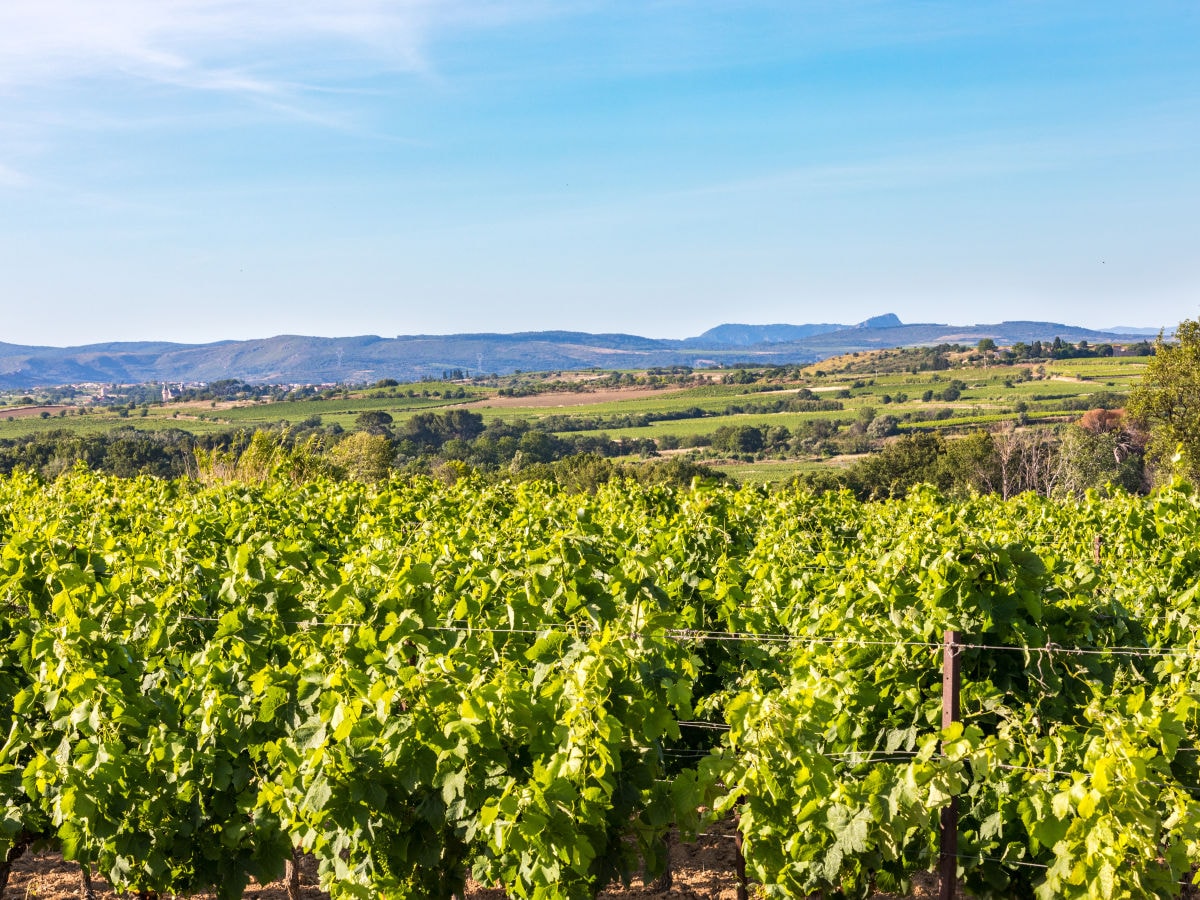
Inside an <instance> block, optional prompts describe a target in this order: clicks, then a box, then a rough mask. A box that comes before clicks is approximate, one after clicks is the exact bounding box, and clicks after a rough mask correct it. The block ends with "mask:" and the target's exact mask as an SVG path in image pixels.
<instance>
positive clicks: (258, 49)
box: [0, 0, 553, 96]
mask: <svg viewBox="0 0 1200 900" xmlns="http://www.w3.org/2000/svg"><path fill="white" fill-rule="evenodd" d="M552 10H553V5H552V4H549V3H548V2H545V0H542V2H536V0H105V2H103V3H97V2H95V0H5V2H4V3H0V89H3V88H8V89H10V90H11V89H13V88H19V87H21V86H29V85H37V84H45V83H48V82H59V81H64V80H71V79H80V78H94V77H96V76H100V75H110V74H120V75H124V76H127V77H130V78H135V79H145V80H148V81H153V82H161V83H164V84H168V85H174V86H180V87H186V88H193V89H201V90H215V91H227V92H233V93H239V94H249V95H258V96H268V95H273V94H279V93H284V92H287V91H288V90H290V89H292V88H294V87H295V82H294V77H295V74H296V72H295V70H296V68H297V67H300V68H303V66H304V64H305V63H309V64H313V63H316V64H317V66H318V67H319V66H320V65H321V61H322V57H327V58H328V59H337V58H350V59H353V60H354V61H355V62H356V63H361V62H363V61H364V59H366V60H369V61H371V62H373V63H374V64H375V65H376V66H378V67H380V68H382V69H386V70H389V71H404V72H412V73H417V74H422V73H423V74H430V73H431V70H432V67H431V64H430V62H429V59H428V56H427V48H428V42H429V40H430V39H431V36H432V35H433V34H434V33H436V32H437V31H438V30H440V29H445V28H486V27H492V26H495V25H497V24H502V23H504V22H509V21H512V20H514V19H519V18H525V17H529V16H540V15H546V14H551V11H552ZM347 51H350V52H347Z"/></svg>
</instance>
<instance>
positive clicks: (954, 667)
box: [938, 631, 962, 900]
mask: <svg viewBox="0 0 1200 900" xmlns="http://www.w3.org/2000/svg"><path fill="white" fill-rule="evenodd" d="M961 686H962V676H961V674H960V670H959V659H958V632H957V631H947V632H946V642H945V645H944V647H943V649H942V728H943V729H945V728H949V727H950V726H951V725H952V724H953V723H954V722H957V721H958V694H959V689H960V688H961ZM938 874H939V880H940V888H941V890H940V893H939V895H938V897H939V900H954V894H955V887H956V884H957V882H958V798H957V797H953V798H951V800H950V803H949V805H947V806H945V807H943V808H942V828H941V855H940V858H939V860H938Z"/></svg>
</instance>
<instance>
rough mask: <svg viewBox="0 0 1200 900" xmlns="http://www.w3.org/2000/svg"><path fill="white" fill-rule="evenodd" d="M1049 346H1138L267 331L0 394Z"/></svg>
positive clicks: (817, 332)
mask: <svg viewBox="0 0 1200 900" xmlns="http://www.w3.org/2000/svg"><path fill="white" fill-rule="evenodd" d="M985 337H987V338H992V339H993V340H995V341H996V343H997V344H1001V345H1005V344H1011V343H1013V342H1015V341H1025V342H1027V343H1030V342H1032V341H1034V340H1042V341H1052V340H1053V339H1054V338H1055V337H1061V338H1062V339H1063V340H1065V341H1071V342H1073V343H1076V342H1078V341H1080V340H1087V341H1090V342H1092V343H1103V342H1106V341H1108V342H1112V341H1118V342H1119V341H1138V340H1142V339H1143V338H1144V337H1145V335H1144V334H1140V333H1137V332H1134V333H1125V334H1118V333H1114V332H1108V331H1094V330H1091V329H1087V328H1077V327H1074V326H1070V325H1063V324H1059V323H1054V322H1001V323H999V324H995V325H943V324H916V325H905V324H903V323H901V322H900V319H899V318H898V317H896V316H895V315H893V314H890V313H889V314H887V315H884V316H875V317H873V318H870V319H867V320H866V321H865V322H861V323H859V324H858V325H853V326H848V325H833V324H809V325H782V324H780V325H738V324H726V325H719V326H717V327H716V328H712V329H709V330H708V331H706V332H704V334H702V335H699V336H698V337H695V338H688V339H686V340H664V339H658V338H647V337H641V336H639V335H634V334H588V333H586V332H577V331H531V332H520V333H516V334H491V333H476V334H451V335H419V334H418V335H400V336H397V337H394V338H384V337H379V336H378V335H360V336H357V337H341V338H322V337H306V336H303V335H278V336H276V337H270V338H262V339H258V340H250V341H219V342H216V343H212V344H173V343H168V342H162V341H142V342H130V343H120V342H117V343H112V342H109V343H103V344H91V345H88V346H83V347H66V348H60V347H32V346H21V345H18V344H5V343H0V388H7V389H19V390H24V389H27V388H33V387H37V386H46V385H57V384H79V383H84V382H92V383H100V384H107V383H113V382H116V383H123V384H129V383H136V382H153V381H171V382H198V381H205V382H207V381H216V380H218V379H222V378H239V379H243V380H245V381H252V382H262V383H272V384H320V383H332V382H344V383H359V384H361V383H367V382H372V381H377V380H379V379H381V378H396V379H398V380H406V381H415V380H419V379H421V378H440V377H441V376H442V373H443V372H446V371H448V370H453V369H461V370H463V371H465V372H470V373H472V374H482V373H492V372H495V373H497V374H507V373H511V372H513V371H516V370H523V371H547V370H549V371H558V370H570V369H587V368H603V369H640V368H647V367H652V366H675V365H685V366H706V365H719V364H729V363H738V362H747V363H758V364H763V365H769V364H786V363H809V362H815V361H817V360H820V359H824V358H826V357H829V356H834V355H836V354H839V353H847V352H851V351H854V350H873V349H878V348H881V347H902V346H922V345H924V346H928V345H935V344H942V343H962V344H974V343H977V342H978V341H979V340H980V339H981V338H985Z"/></svg>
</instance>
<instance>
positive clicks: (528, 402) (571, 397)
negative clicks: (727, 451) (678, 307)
mask: <svg viewBox="0 0 1200 900" xmlns="http://www.w3.org/2000/svg"><path fill="white" fill-rule="evenodd" d="M685 390H687V388H658V389H655V388H629V389H627V390H625V389H621V388H610V389H608V390H603V391H555V392H551V393H547V394H533V395H531V396H529V397H488V398H486V399H484V400H475V401H474V402H472V403H464V404H462V405H463V406H492V407H509V406H529V407H544V406H591V405H593V404H595V403H616V402H617V401H620V400H640V399H642V398H645V397H669V396H670V395H671V394H678V393H681V392H682V391H685Z"/></svg>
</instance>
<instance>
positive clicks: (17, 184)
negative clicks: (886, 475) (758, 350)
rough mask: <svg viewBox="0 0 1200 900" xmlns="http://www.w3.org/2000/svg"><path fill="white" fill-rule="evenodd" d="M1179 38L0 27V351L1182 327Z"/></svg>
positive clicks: (919, 7) (837, 29) (881, 7)
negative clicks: (279, 339) (464, 334)
mask: <svg viewBox="0 0 1200 900" xmlns="http://www.w3.org/2000/svg"><path fill="white" fill-rule="evenodd" d="M1197 47H1200V4H1196V3H1194V2H1191V0H1177V2H1165V0H1163V2H1159V0H1141V2H1136V3H1133V2H1128V0H1120V2H1110V0H1086V2H1050V0H1047V2H1032V0H1023V2H989V0H973V2H971V3H963V2H921V3H916V2H867V0H836V2H834V0H826V2H815V0H791V2H766V0H763V2H755V0H742V2H736V0H729V2H706V0H694V2H673V0H657V2H641V3H635V2H621V0H614V2H585V0H578V2H577V0H557V2H550V0H493V2H483V0H105V2H104V3H96V2H94V0H5V2H4V3H3V4H0V309H2V311H3V313H4V315H3V318H2V319H0V341H7V342H12V343H36V344H55V345H64V344H78V343H88V342H97V341H108V340H148V339H163V340H176V341H192V342H200V341H210V340H218V339H223V338H249V337H263V336H268V335H272V334H280V333H300V334H321V335H347V334H382V335H393V334H400V333H446V332H457V331H520V330H537V329H550V328H555V329H558V328H563V329H578V330H587V331H625V332H633V333H638V334H646V335H651V336H662V337H685V336H689V335H693V334H697V333H699V332H701V331H703V330H705V329H707V328H709V327H711V326H713V325H716V324H719V323H721V322H728V321H735V322H791V323H801V322H821V321H836V322H855V321H858V320H861V319H864V318H866V317H868V316H871V315H876V314H880V313H884V312H895V313H897V314H898V315H899V316H900V317H901V318H902V319H903V320H905V321H939V322H954V323H963V324H969V323H975V322H991V321H998V320H1000V319H1050V320H1055V321H1065V322H1070V323H1074V324H1085V325H1091V326H1095V327H1105V326H1112V325H1137V326H1152V327H1156V326H1160V325H1172V324H1174V323H1176V322H1178V321H1179V320H1180V319H1182V318H1185V317H1194V316H1196V315H1197V314H1198V313H1200V164H1198V162H1200V53H1197V52H1196V48H1197Z"/></svg>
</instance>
